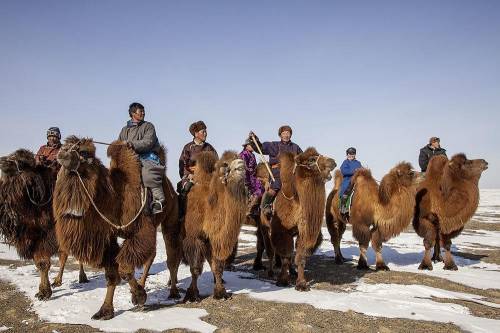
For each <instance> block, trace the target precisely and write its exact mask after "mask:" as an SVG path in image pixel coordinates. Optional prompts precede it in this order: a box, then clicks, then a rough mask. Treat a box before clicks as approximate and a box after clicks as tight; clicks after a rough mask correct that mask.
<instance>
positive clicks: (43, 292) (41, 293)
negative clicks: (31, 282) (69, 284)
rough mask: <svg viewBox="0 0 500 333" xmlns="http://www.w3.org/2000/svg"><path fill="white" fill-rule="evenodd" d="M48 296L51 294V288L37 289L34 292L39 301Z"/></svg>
mask: <svg viewBox="0 0 500 333" xmlns="http://www.w3.org/2000/svg"><path fill="white" fill-rule="evenodd" d="M50 296H52V290H51V289H50V288H49V289H44V290H39V291H38V292H37V293H36V294H35V297H36V298H37V299H38V300H39V301H47V300H48V299H49V298H50Z"/></svg>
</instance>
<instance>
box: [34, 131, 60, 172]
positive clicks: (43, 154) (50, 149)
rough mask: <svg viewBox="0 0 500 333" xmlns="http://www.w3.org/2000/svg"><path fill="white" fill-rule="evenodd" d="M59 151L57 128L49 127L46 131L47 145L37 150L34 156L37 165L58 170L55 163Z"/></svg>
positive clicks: (57, 165)
mask: <svg viewBox="0 0 500 333" xmlns="http://www.w3.org/2000/svg"><path fill="white" fill-rule="evenodd" d="M59 149H61V131H60V130H59V128H58V127H51V128H49V129H48V130H47V144H46V145H43V146H41V147H40V149H38V152H37V153H36V155H35V161H36V163H37V164H43V165H46V166H49V167H53V168H54V169H55V170H59V167H60V165H59V164H58V163H57V153H58V152H59Z"/></svg>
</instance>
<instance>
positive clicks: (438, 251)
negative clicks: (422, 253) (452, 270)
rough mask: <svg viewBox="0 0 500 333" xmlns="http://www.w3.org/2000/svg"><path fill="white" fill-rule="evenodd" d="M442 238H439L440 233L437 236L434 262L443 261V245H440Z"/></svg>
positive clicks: (433, 256)
mask: <svg viewBox="0 0 500 333" xmlns="http://www.w3.org/2000/svg"><path fill="white" fill-rule="evenodd" d="M439 243H440V240H439V235H438V237H437V238H436V242H435V244H434V254H433V255H432V261H433V262H440V261H443V257H442V256H441V247H440V244H439Z"/></svg>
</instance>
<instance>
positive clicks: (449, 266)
mask: <svg viewBox="0 0 500 333" xmlns="http://www.w3.org/2000/svg"><path fill="white" fill-rule="evenodd" d="M443 269H445V270H447V271H458V267H457V264H455V263H454V262H452V263H451V264H446V265H444V267H443Z"/></svg>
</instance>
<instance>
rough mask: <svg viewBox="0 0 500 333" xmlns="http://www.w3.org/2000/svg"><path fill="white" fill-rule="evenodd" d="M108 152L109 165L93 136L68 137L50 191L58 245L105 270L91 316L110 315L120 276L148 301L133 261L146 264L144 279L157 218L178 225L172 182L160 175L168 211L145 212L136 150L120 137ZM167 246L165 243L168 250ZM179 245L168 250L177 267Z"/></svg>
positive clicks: (136, 300)
mask: <svg viewBox="0 0 500 333" xmlns="http://www.w3.org/2000/svg"><path fill="white" fill-rule="evenodd" d="M108 156H109V157H110V158H111V168H110V170H108V169H106V168H105V167H104V166H103V164H102V163H101V161H100V160H99V159H98V158H96V156H95V146H94V144H93V143H92V140H91V139H86V138H83V139H79V138H77V137H75V136H71V137H69V138H67V139H66V142H65V144H64V145H63V146H62V148H61V150H60V152H59V154H58V161H59V163H60V164H61V165H62V166H63V167H62V168H61V170H60V171H59V174H58V177H57V182H56V187H55V191H54V204H53V208H54V217H55V220H56V235H57V239H58V241H59V245H60V247H61V248H62V249H63V250H64V251H65V252H66V253H69V254H72V255H73V256H74V257H75V258H77V259H78V260H80V261H82V262H85V263H87V264H89V265H91V266H94V267H97V268H104V270H105V276H106V281H107V292H106V298H105V300H104V303H103V305H102V306H101V308H100V310H99V311H98V312H97V313H96V314H94V315H93V316H92V318H93V319H111V318H112V317H113V316H114V308H113V295H114V290H115V288H116V285H117V284H118V283H119V282H120V280H121V279H124V280H126V281H127V282H128V284H129V286H130V290H131V293H132V302H133V304H138V305H139V306H141V305H143V304H144V303H145V302H146V297H147V296H146V292H145V291H144V287H143V286H142V285H141V284H139V283H138V282H137V280H136V279H135V277H134V270H135V267H139V266H142V265H145V266H146V267H145V275H144V277H143V278H144V279H145V277H146V275H147V272H146V271H147V270H148V269H149V267H148V266H149V265H150V264H151V262H152V260H153V258H154V255H155V249H156V229H157V226H158V224H160V222H162V224H163V223H165V224H167V222H163V220H164V219H169V220H171V222H170V223H172V224H173V225H174V226H175V228H178V226H176V223H177V214H176V212H177V208H176V207H177V206H176V203H177V200H176V198H175V197H174V196H173V192H172V186H171V184H170V185H168V182H167V181H166V180H165V181H164V190H165V193H166V194H167V201H172V204H169V206H170V207H173V208H171V211H169V210H165V212H163V213H162V214H158V215H155V216H154V217H152V216H151V215H147V214H145V212H144V211H141V209H142V202H141V200H142V199H143V198H142V195H141V192H142V184H141V174H140V170H141V169H140V161H139V159H138V157H137V155H136V154H135V153H134V152H133V150H131V149H129V148H127V147H126V145H124V144H123V143H121V142H114V143H113V144H112V145H111V146H110V147H109V149H108ZM163 158H164V155H163ZM82 183H83V184H82ZM169 191H171V192H170V193H172V196H170V197H169V196H168V193H169ZM89 197H90V198H91V199H89ZM94 205H95V206H94ZM97 209H98V211H99V212H100V213H101V214H102V216H101V215H100V213H99V212H98V211H97ZM136 214H137V216H136ZM169 214H171V215H172V216H169ZM135 217H136V218H135ZM105 218H106V219H108V221H106V220H105ZM134 218H135V219H134ZM129 222H130V224H129V225H128V226H126V225H127V224H128V223H129ZM162 229H163V228H162ZM177 230H178V229H177ZM118 236H119V237H121V238H124V239H125V240H124V241H123V243H122V245H121V246H119V245H118V243H117V237H118ZM177 236H178V235H176V237H177ZM166 238H167V240H169V237H166ZM172 241H173V242H175V239H174V240H172ZM169 248H171V246H169V245H168V244H167V250H169ZM174 248H175V246H174ZM179 251H180V248H176V249H175V253H174V255H172V257H175V258H176V263H174V266H175V267H174V271H175V272H176V267H177V266H178V262H180V258H181V254H180V252H179ZM169 268H170V267H169ZM175 282H176V277H175V279H174V278H172V288H173V289H176V286H175ZM173 294H174V296H178V291H176V290H174V291H173ZM171 295H172V290H171Z"/></svg>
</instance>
